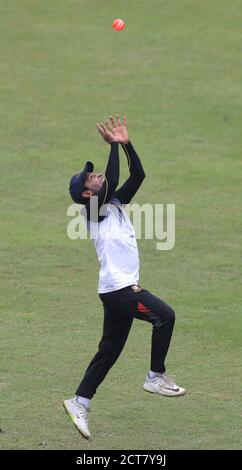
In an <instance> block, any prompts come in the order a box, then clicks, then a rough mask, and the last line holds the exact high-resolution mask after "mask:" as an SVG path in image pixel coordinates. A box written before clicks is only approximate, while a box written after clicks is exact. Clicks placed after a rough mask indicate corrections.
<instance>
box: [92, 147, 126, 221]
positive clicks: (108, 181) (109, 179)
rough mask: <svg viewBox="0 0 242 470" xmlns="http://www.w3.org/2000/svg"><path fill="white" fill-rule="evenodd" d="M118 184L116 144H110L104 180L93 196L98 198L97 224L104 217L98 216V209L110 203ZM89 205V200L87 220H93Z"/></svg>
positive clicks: (117, 152) (94, 215) (93, 216)
mask: <svg viewBox="0 0 242 470" xmlns="http://www.w3.org/2000/svg"><path fill="white" fill-rule="evenodd" d="M118 182H119V151H118V143H117V142H112V143H111V149H110V154H109V159H108V163H107V167H106V170H105V180H104V183H103V185H102V187H101V189H100V190H99V191H98V192H97V193H96V194H95V196H97V198H98V207H97V209H98V222H101V221H102V220H103V219H104V217H105V215H102V216H100V215H99V211H100V208H101V207H102V206H103V205H104V204H107V203H108V202H109V201H110V199H111V197H112V196H113V194H114V192H115V189H116V188H117V186H118ZM90 204H91V200H90V199H89V200H88V202H87V204H86V211H87V219H88V220H93V219H94V220H95V219H96V216H97V215H96V214H92V217H91V211H90ZM95 221H96V220H95Z"/></svg>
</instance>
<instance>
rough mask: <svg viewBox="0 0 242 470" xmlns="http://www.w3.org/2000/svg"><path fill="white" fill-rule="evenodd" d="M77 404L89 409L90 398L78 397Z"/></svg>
mask: <svg viewBox="0 0 242 470" xmlns="http://www.w3.org/2000/svg"><path fill="white" fill-rule="evenodd" d="M76 402H77V403H78V404H79V405H83V406H85V408H87V409H88V408H89V402H90V400H89V398H85V397H79V396H78V395H76Z"/></svg>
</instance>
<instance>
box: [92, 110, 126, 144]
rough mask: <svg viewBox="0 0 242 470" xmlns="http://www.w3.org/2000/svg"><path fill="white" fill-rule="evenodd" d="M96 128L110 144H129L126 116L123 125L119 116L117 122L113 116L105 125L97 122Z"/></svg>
mask: <svg viewBox="0 0 242 470" xmlns="http://www.w3.org/2000/svg"><path fill="white" fill-rule="evenodd" d="M96 126H97V129H98V131H99V133H100V134H101V136H102V137H103V139H104V140H106V142H108V143H110V144H111V143H112V142H119V143H120V144H127V143H128V142H129V136H128V129H127V119H126V116H124V118H123V123H122V121H121V119H120V117H119V116H117V118H116V121H115V119H114V118H113V116H110V118H109V120H107V121H105V125H104V124H103V123H102V122H100V123H98V122H97V123H96Z"/></svg>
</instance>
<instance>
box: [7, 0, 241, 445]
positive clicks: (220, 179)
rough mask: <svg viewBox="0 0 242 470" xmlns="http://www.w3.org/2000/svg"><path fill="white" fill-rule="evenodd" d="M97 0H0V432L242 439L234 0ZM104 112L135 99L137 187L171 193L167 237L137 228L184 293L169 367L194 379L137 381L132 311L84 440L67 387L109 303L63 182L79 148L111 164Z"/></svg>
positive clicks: (138, 344) (169, 296) (148, 262)
mask: <svg viewBox="0 0 242 470" xmlns="http://www.w3.org/2000/svg"><path fill="white" fill-rule="evenodd" d="M100 3H101V2H100V1H97V0H91V1H83V0H82V1H77V0H69V1H68V2H66V1H64V0H58V1H57V0H53V1H52V2H47V1H46V0H42V1H39V0H36V1H34V2H33V1H30V0H21V1H17V0H12V1H11V2H8V1H6V0H1V2H0V26H1V27H0V44H1V46H0V47H1V74H0V95H1V100H0V107H1V113H0V119H1V125H0V165H1V185H0V195H1V198H0V208H1V228H0V231H1V253H0V256H1V258H0V262H1V286H0V287H1V298H0V302H1V333H2V334H1V343H0V348H1V376H0V393H1V402H0V407H1V415H0V418H1V425H0V426H1V433H0V448H1V449H161V448H163V449H209V448H210V449H238V448H241V419H242V415H241V396H240V394H239V390H240V389H241V326H242V320H241V282H240V279H241V176H242V165H241V150H242V145H241V111H242V90H241V76H242V65H241V19H242V5H241V2H240V1H237V0H232V1H230V2H228V1H227V0H219V1H218V0H214V1H213V2H212V3H211V2H210V1H208V0H204V1H203V2H200V1H198V0H194V1H191V0H179V1H178V0H177V1H174V2H172V4H171V3H170V2H165V1H158V0H152V1H151V2H149V3H147V2H145V1H144V0H140V1H139V2H128V1H127V0H123V1H122V3H121V4H119V5H118V4H117V2H116V1H114V0H109V1H106V2H102V3H101V4H100ZM115 17H121V18H123V19H124V20H125V22H126V29H125V30H124V31H122V32H114V31H113V30H112V27H111V25H112V21H113V19H114V18H115ZM111 113H113V114H116V113H120V114H121V115H123V114H126V115H127V117H128V124H129V130H130V136H131V140H132V142H133V144H134V146H135V148H136V150H137V152H138V153H139V155H140V157H141V159H142V161H143V164H144V167H145V171H146V174H147V177H146V180H145V182H144V184H143V186H142V189H141V190H140V192H139V193H138V195H137V196H136V198H135V202H138V203H141V204H143V203H146V202H151V203H163V204H166V203H175V204H176V246H175V248H174V249H173V250H172V251H167V252H158V251H156V249H155V246H156V241H155V240H153V241H152V240H144V239H143V240H140V241H139V247H140V257H141V285H143V286H144V287H145V288H147V289H149V290H151V291H152V292H153V293H154V294H156V295H158V296H160V297H161V298H163V299H164V300H166V301H167V302H168V303H170V304H171V305H172V306H173V307H174V309H175V310H176V313H177V323H176V328H175V332H174V338H173V342H172V346H171V350H170V352H169V355H168V359H167V369H168V373H175V374H176V379H177V382H178V383H179V384H181V386H185V387H186V388H187V390H188V393H187V395H186V396H185V397H183V398H181V399H174V400H169V399H166V398H163V397H157V396H151V395H149V394H145V393H144V392H143V390H142V384H143V380H144V377H145V374H146V371H147V369H148V368H149V355H150V334H151V331H150V328H149V325H144V324H143V323H139V322H137V323H136V324H134V327H133V329H132V331H131V334H130V338H129V340H128V343H127V345H126V348H125V351H124V353H123V354H122V356H121V357H120V359H119V361H118V363H117V364H116V366H115V367H114V368H113V369H112V370H111V372H110V373H109V375H108V376H107V378H106V380H105V382H104V383H103V384H102V386H101V387H100V389H99V391H98V394H97V395H96V397H95V398H94V400H93V412H92V413H91V416H90V429H91V432H92V435H93V438H92V440H91V441H90V442H86V441H84V440H83V439H82V438H81V436H80V435H79V434H78V433H77V431H76V430H75V428H74V426H73V425H72V423H71V421H70V420H69V419H68V417H67V416H66V415H65V413H64V410H63V409H62V401H63V400H64V399H65V398H68V397H70V396H72V395H73V394H74V391H75V389H76V387H77V385H78V383H79V381H80V380H81V377H82V374H83V373H84V371H85V368H86V366H87V364H88V362H89V360H90V359H91V358H92V355H93V354H94V353H95V352H96V348H97V344H98V341H99V339H100V335H101V329H102V308H101V304H100V301H99V299H98V296H97V294H96V290H97V281H98V263H97V260H96V255H95V250H94V247H93V246H92V242H91V241H88V240H86V241H83V240H81V241H76V242H74V241H71V240H69V239H68V237H67V234H66V228H67V224H68V222H69V219H68V218H67V216H66V213H67V208H68V206H69V205H70V204H71V200H70V197H69V194H68V183H69V178H70V176H71V175H72V174H74V173H75V172H77V171H78V170H79V169H80V167H81V166H82V164H83V162H84V161H85V160H87V159H90V160H93V161H94V162H95V164H96V168H97V169H98V170H103V169H104V168H105V164H106V160H107V155H108V147H107V145H106V144H105V143H103V142H102V140H101V139H100V136H99V135H98V133H97V132H96V128H95V122H96V121H97V120H102V119H105V118H106V117H108V116H109V115H110V114H111ZM120 154H121V166H122V174H123V177H125V176H126V175H127V168H126V160H125V157H124V156H123V155H122V151H121V152H120Z"/></svg>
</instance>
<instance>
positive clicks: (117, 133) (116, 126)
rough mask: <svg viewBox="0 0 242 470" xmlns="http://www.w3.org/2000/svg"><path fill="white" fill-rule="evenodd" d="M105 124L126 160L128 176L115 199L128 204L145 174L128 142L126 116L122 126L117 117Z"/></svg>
mask: <svg viewBox="0 0 242 470" xmlns="http://www.w3.org/2000/svg"><path fill="white" fill-rule="evenodd" d="M105 124H106V128H107V129H108V131H109V132H111V133H112V135H113V136H114V138H116V139H117V141H118V142H120V143H121V144H122V147H123V149H124V152H125V154H126V157H127V160H128V166H129V172H130V176H129V178H128V179H127V180H126V181H125V183H124V184H123V185H122V186H121V188H119V189H118V190H117V191H116V192H115V197H117V198H118V199H119V201H120V202H121V203H122V204H128V203H129V202H130V201H131V199H132V198H133V196H134V195H135V193H136V192H137V191H138V189H139V187H140V185H141V183H142V181H143V180H144V178H145V172H144V170H143V167H142V164H141V161H140V159H139V157H138V155H137V153H136V152H135V150H134V147H133V145H132V144H131V142H130V140H129V136H128V129H127V119H126V116H124V119H123V124H122V122H121V119H120V117H119V116H117V120H116V121H115V120H114V119H113V117H110V120H109V121H106V123H105Z"/></svg>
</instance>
